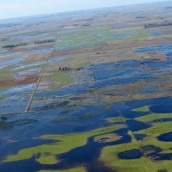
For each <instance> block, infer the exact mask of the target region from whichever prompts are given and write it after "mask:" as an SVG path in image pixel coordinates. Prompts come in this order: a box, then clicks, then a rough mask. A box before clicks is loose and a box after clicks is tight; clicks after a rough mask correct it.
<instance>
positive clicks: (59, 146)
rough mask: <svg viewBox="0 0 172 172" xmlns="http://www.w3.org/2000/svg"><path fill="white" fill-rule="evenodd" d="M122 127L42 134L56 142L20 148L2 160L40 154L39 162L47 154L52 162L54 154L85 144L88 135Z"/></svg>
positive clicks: (44, 137) (25, 157)
mask: <svg viewBox="0 0 172 172" xmlns="http://www.w3.org/2000/svg"><path fill="white" fill-rule="evenodd" d="M122 127H124V126H123V125H118V126H109V127H105V128H99V129H96V130H92V131H90V132H84V133H79V134H76V133H74V134H67V135H43V136H41V137H40V138H42V139H45V140H55V141H57V143H56V144H43V145H41V146H36V147H31V148H26V149H22V150H20V151H19V152H18V153H17V154H15V155H9V156H8V157H7V158H6V160H4V162H13V161H20V160H26V159H30V158H32V157H33V156H34V155H40V157H39V158H37V159H36V161H38V162H40V163H41V164H42V163H44V162H49V156H50V159H53V162H54V163H55V161H56V160H55V159H54V156H56V155H58V154H62V153H65V152H68V151H70V150H72V149H74V148H77V147H79V146H83V145H85V144H86V143H87V139H88V138H89V137H91V136H96V135H100V134H105V133H109V132H113V131H115V130H117V129H119V128H122ZM46 154H48V155H49V156H45V155H46ZM57 161H58V160H57Z"/></svg>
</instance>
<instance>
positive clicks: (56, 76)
mask: <svg viewBox="0 0 172 172" xmlns="http://www.w3.org/2000/svg"><path fill="white" fill-rule="evenodd" d="M49 80H51V81H55V82H57V83H58V84H57V85H56V86H53V89H58V88H61V87H63V86H65V85H69V84H71V83H72V82H73V78H71V77H70V76H69V75H68V73H67V71H59V70H58V71H55V72H54V73H53V75H51V76H50V77H49Z"/></svg>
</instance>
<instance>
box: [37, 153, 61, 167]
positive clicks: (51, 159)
mask: <svg viewBox="0 0 172 172" xmlns="http://www.w3.org/2000/svg"><path fill="white" fill-rule="evenodd" d="M36 161H38V162H39V163H40V164H47V165H52V164H57V163H58V160H57V159H56V156H55V155H50V154H41V156H40V158H37V159H36Z"/></svg>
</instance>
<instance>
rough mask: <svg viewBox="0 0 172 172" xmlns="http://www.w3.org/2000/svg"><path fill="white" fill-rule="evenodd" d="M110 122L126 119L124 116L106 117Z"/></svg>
mask: <svg viewBox="0 0 172 172" xmlns="http://www.w3.org/2000/svg"><path fill="white" fill-rule="evenodd" d="M106 120H107V121H108V122H109V123H114V122H124V121H125V119H124V118H123V117H114V118H107V119H106Z"/></svg>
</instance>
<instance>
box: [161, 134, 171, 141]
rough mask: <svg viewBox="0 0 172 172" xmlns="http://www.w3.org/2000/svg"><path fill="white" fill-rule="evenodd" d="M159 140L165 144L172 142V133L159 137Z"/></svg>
mask: <svg viewBox="0 0 172 172" xmlns="http://www.w3.org/2000/svg"><path fill="white" fill-rule="evenodd" d="M158 139H159V140H160V141H163V142H172V132H169V133H165V134H162V135H160V136H158Z"/></svg>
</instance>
